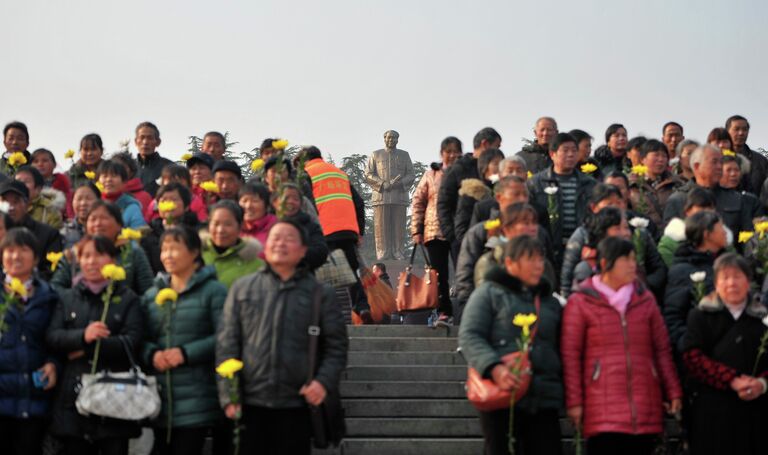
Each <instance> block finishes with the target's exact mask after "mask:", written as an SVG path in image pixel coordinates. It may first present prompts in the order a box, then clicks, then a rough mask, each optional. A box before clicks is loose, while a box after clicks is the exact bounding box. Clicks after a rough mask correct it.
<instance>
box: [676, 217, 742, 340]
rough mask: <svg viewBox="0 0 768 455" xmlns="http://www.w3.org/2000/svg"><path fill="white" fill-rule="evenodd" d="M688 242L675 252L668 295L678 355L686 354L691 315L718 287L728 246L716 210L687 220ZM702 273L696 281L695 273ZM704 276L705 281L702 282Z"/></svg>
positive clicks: (686, 232)
mask: <svg viewBox="0 0 768 455" xmlns="http://www.w3.org/2000/svg"><path fill="white" fill-rule="evenodd" d="M685 237H686V239H687V240H686V241H685V242H684V243H683V244H682V245H680V247H678V248H677V251H675V259H674V262H673V264H672V267H670V269H669V274H668V280H667V281H668V282H667V290H666V293H665V295H664V309H663V310H664V321H665V322H666V324H667V328H668V329H669V338H670V341H671V342H672V346H673V348H674V349H675V352H676V353H677V354H682V352H683V350H682V341H683V336H684V335H685V331H686V321H687V320H688V313H689V312H690V311H691V310H692V309H693V308H696V306H697V305H698V304H699V301H700V300H701V299H702V298H703V297H704V296H705V295H707V294H709V293H710V292H711V291H712V289H713V288H714V274H713V267H714V264H715V259H717V257H718V256H719V255H721V254H722V253H724V252H725V248H726V246H728V241H727V236H726V233H725V225H724V224H723V221H722V219H721V218H720V216H719V215H718V214H717V213H715V212H714V211H703V212H698V213H696V214H694V215H692V216H690V217H689V218H688V219H687V220H685ZM695 273H699V275H696V276H695V277H694V278H695V279H696V280H694V278H692V276H693V274H695ZM701 273H703V274H704V278H703V279H700V276H701Z"/></svg>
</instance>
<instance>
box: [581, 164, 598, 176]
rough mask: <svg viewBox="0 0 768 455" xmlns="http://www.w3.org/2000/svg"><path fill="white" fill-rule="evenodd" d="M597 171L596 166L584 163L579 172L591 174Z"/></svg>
mask: <svg viewBox="0 0 768 455" xmlns="http://www.w3.org/2000/svg"><path fill="white" fill-rule="evenodd" d="M596 170H597V166H595V165H594V164H592V163H586V164H582V165H581V172H583V173H585V174H591V173H593V172H595V171H596Z"/></svg>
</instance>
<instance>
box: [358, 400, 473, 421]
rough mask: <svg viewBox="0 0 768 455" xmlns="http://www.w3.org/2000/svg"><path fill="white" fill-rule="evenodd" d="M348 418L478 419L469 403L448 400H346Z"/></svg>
mask: <svg viewBox="0 0 768 455" xmlns="http://www.w3.org/2000/svg"><path fill="white" fill-rule="evenodd" d="M344 413H345V415H346V416H347V417H477V411H476V410H475V408H473V407H472V405H471V404H469V401H467V400H465V399H461V398H457V399H452V400H446V399H432V400H427V399H411V400H400V399H350V400H346V399H345V400H344Z"/></svg>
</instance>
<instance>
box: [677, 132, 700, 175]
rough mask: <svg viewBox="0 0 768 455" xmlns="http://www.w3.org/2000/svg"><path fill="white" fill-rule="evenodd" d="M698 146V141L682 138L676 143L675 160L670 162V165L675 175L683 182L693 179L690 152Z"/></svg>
mask: <svg viewBox="0 0 768 455" xmlns="http://www.w3.org/2000/svg"><path fill="white" fill-rule="evenodd" d="M698 146H699V143H698V142H696V141H694V140H691V139H684V140H683V141H682V142H680V143H679V144H677V150H676V151H675V152H676V156H677V160H676V162H674V163H672V162H670V167H671V168H672V172H674V173H675V174H677V177H678V178H680V180H682V181H683V182H688V181H689V180H691V179H693V168H692V167H691V154H692V153H693V151H694V150H696V148H697V147H698Z"/></svg>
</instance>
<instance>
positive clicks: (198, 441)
mask: <svg viewBox="0 0 768 455" xmlns="http://www.w3.org/2000/svg"><path fill="white" fill-rule="evenodd" d="M210 431H211V429H210V427H192V428H183V427H182V428H173V429H172V430H171V443H170V444H168V442H167V441H168V439H167V438H168V430H167V429H165V428H155V429H154V433H155V444H154V445H153V446H152V455H187V454H188V455H194V454H201V453H203V446H204V445H205V438H206V437H207V436H208V434H209V432H210Z"/></svg>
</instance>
